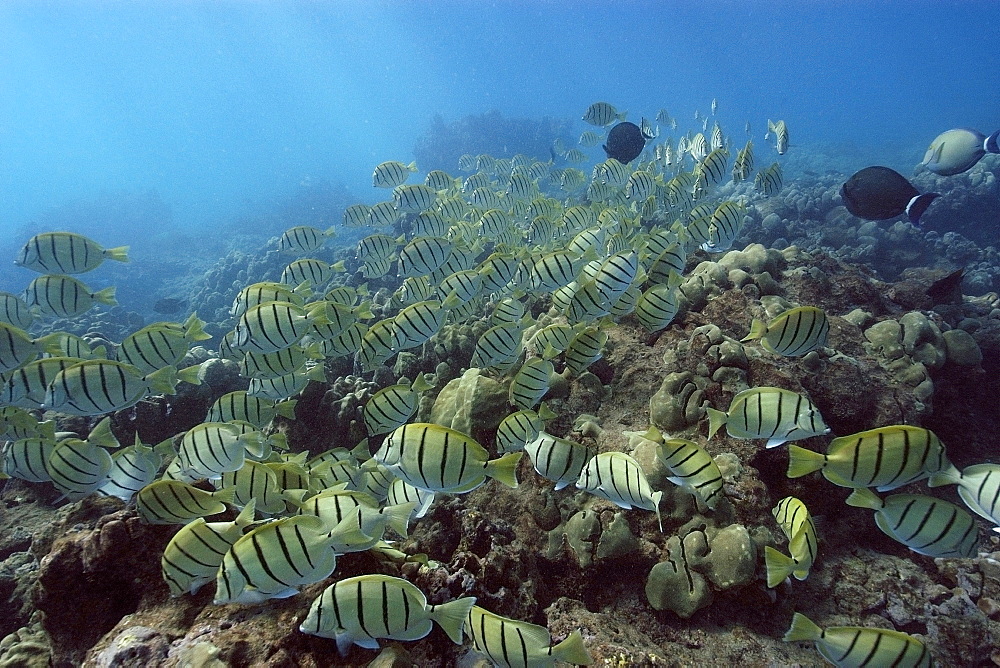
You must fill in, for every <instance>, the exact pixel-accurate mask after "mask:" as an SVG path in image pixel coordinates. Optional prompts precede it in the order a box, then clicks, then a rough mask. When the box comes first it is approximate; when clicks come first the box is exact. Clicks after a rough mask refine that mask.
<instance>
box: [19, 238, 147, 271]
mask: <svg viewBox="0 0 1000 668" xmlns="http://www.w3.org/2000/svg"><path fill="white" fill-rule="evenodd" d="M104 260H115V261H117V262H128V261H129V260H128V246H119V247H117V248H102V247H101V246H100V245H99V244H98V243H97V242H96V241H92V240H91V239H88V238H87V237H85V236H83V235H80V234H74V233H72V232H45V233H44V234H37V235H35V236H33V237H31V239H29V240H28V242H27V243H26V244H24V247H23V248H21V250H20V252H19V253H18V254H17V259H16V260H14V264H16V265H18V266H21V267H24V268H26V269H31V270H33V271H37V272H39V273H49V272H52V273H58V274H82V273H84V272H86V271H90V270H91V269H96V268H97V267H99V266H100V265H101V263H102V262H104Z"/></svg>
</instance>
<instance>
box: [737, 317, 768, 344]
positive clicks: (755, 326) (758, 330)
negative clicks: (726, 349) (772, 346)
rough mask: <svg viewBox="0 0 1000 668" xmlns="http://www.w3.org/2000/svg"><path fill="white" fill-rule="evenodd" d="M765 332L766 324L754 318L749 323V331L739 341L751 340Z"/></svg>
mask: <svg viewBox="0 0 1000 668" xmlns="http://www.w3.org/2000/svg"><path fill="white" fill-rule="evenodd" d="M765 334H767V325H765V324H764V321H763V320H758V319H757V318H754V320H753V323H752V324H751V325H750V333H749V334H747V335H746V336H744V337H743V338H742V339H740V341H753V340H755V339H759V338H760V337H762V336H764V335H765Z"/></svg>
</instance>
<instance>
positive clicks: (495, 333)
mask: <svg viewBox="0 0 1000 668" xmlns="http://www.w3.org/2000/svg"><path fill="white" fill-rule="evenodd" d="M514 303H515V304H519V303H520V302H514ZM523 331H524V327H522V326H521V324H520V323H519V322H516V323H515V322H511V323H500V324H497V325H494V326H493V327H490V328H489V329H487V330H486V331H485V332H483V334H482V336H480V337H479V341H477V342H476V349H475V350H474V351H473V352H472V364H473V366H477V367H482V368H488V367H492V366H499V367H503V366H509V365H511V364H513V363H514V361H515V360H516V359H517V357H518V356H519V355H520V354H521V350H522V341H521V334H522V333H523Z"/></svg>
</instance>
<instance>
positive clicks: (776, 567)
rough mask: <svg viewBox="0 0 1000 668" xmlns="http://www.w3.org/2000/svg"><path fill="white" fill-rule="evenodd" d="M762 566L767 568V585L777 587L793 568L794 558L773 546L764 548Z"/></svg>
mask: <svg viewBox="0 0 1000 668" xmlns="http://www.w3.org/2000/svg"><path fill="white" fill-rule="evenodd" d="M764 566H765V568H766V569H767V586H768V587H770V588H772V589H773V588H774V587H777V586H778V585H780V584H781V583H782V582H784V581H785V578H787V577H788V576H789V575H791V574H792V571H794V570H795V560H794V559H792V558H791V557H789V556H788V555H787V554H782V553H781V552H778V551H777V550H776V549H774V548H773V547H770V546H768V547H765V548H764Z"/></svg>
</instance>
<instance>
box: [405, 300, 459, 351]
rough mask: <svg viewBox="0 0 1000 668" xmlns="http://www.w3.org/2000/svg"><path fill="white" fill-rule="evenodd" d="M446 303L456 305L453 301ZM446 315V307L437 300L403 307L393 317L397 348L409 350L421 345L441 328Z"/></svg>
mask: <svg viewBox="0 0 1000 668" xmlns="http://www.w3.org/2000/svg"><path fill="white" fill-rule="evenodd" d="M446 301H448V300H446ZM448 304H449V306H457V305H458V304H457V302H455V301H451V302H448ZM447 317H448V309H447V308H446V307H445V306H444V305H442V304H441V302H440V301H437V300H428V301H422V302H417V303H416V304H410V305H409V306H407V307H406V308H404V309H403V310H402V311H400V312H399V313H397V314H396V316H395V317H394V318H393V326H394V327H395V329H396V333H397V336H398V337H399V342H398V348H399V350H409V349H410V348H416V347H417V346H420V345H423V343H424V342H425V341H427V340H428V339H430V338H431V337H432V336H434V335H435V334H437V333H438V332H439V331H440V330H441V327H442V325H444V321H445V318H447Z"/></svg>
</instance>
